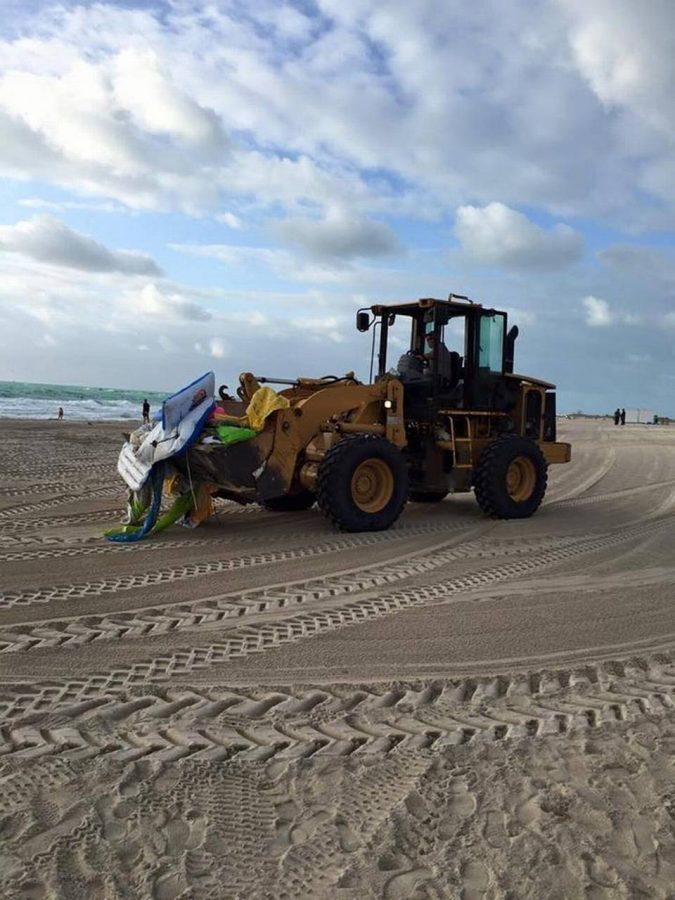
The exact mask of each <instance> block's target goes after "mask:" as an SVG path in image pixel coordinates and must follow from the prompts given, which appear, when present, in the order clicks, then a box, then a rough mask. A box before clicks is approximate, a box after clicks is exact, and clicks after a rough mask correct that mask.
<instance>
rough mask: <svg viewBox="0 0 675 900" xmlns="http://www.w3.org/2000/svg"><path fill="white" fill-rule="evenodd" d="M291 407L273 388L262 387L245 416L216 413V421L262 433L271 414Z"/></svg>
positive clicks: (249, 405)
mask: <svg viewBox="0 0 675 900" xmlns="http://www.w3.org/2000/svg"><path fill="white" fill-rule="evenodd" d="M290 405H291V404H290V403H289V402H288V400H287V399H286V397H282V395H281V394H277V392H276V391H275V390H273V389H272V388H271V387H261V388H258V390H257V391H256V392H255V394H254V395H253V396H252V397H251V400H250V402H249V404H248V406H247V407H246V415H245V416H229V415H227V414H222V413H221V414H220V415H219V414H218V413H216V415H215V416H214V420H215V421H216V422H221V423H224V424H227V425H238V426H239V427H240V428H252V429H253V431H262V430H263V428H264V427H265V419H266V418H267V417H268V416H269V415H270V414H271V413H273V412H276V411H277V410H278V409H288V407H289V406H290Z"/></svg>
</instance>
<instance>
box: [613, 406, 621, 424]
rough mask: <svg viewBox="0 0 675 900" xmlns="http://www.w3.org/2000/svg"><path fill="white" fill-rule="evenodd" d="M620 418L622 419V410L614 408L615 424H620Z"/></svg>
mask: <svg viewBox="0 0 675 900" xmlns="http://www.w3.org/2000/svg"><path fill="white" fill-rule="evenodd" d="M620 419H621V410H620V409H618V408H617V409H615V410H614V424H615V425H618V424H619V421H620Z"/></svg>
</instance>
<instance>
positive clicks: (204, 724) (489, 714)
mask: <svg viewBox="0 0 675 900" xmlns="http://www.w3.org/2000/svg"><path fill="white" fill-rule="evenodd" d="M674 708H675V666H673V664H672V662H671V661H670V658H668V657H666V658H665V661H664V659H661V660H653V659H648V660H644V659H640V660H638V661H637V662H636V661H632V662H631V663H630V664H628V665H625V664H623V663H621V662H612V663H608V664H605V665H594V666H587V667H583V668H581V669H579V670H574V671H572V672H569V671H567V672H566V671H558V672H551V671H544V672H541V673H531V674H526V675H521V676H515V677H514V676H499V677H496V678H491V679H486V678H483V679H461V680H459V681H449V682H448V681H434V682H429V683H421V684H420V683H417V684H415V685H414V686H412V687H408V688H406V687H405V686H403V685H392V686H386V685H385V686H382V687H380V689H379V690H378V689H377V688H373V687H371V686H367V685H366V686H363V687H354V686H349V687H347V686H345V687H344V688H342V689H341V688H339V687H336V688H324V687H317V688H306V689H302V688H298V689H295V690H288V689H279V690H268V691H265V690H263V689H259V690H256V691H252V692H248V693H247V692H244V693H241V692H239V693H235V692H232V691H222V690H217V689H214V690H194V689H188V690H180V689H168V690H162V689H160V690H158V692H157V693H156V694H154V695H152V696H136V697H131V698H128V697H125V698H124V699H122V700H120V699H118V698H111V697H102V698H99V699H98V700H87V701H84V702H81V703H79V704H76V705H73V706H70V707H68V708H65V709H64V710H63V714H62V715H61V716H60V717H59V718H57V719H56V720H50V716H49V714H45V713H44V712H43V713H38V714H34V715H32V716H27V717H25V719H24V721H23V722H17V723H15V724H14V725H13V726H11V727H7V728H4V729H3V730H2V732H1V733H0V757H5V758H8V759H17V760H31V761H35V760H40V761H44V760H45V759H57V760H64V761H69V760H73V761H78V762H83V761H87V760H94V759H97V758H100V757H102V756H105V757H106V758H107V759H112V760H115V761H117V762H122V763H127V762H133V761H136V760H139V759H153V760H156V761H159V762H174V761H176V760H179V759H185V758H188V757H189V758H194V759H203V760H208V761H210V762H219V761H223V760H230V759H233V758H236V759H238V760H242V761H245V760H246V761H249V760H256V761H266V760H269V759H278V760H296V759H302V758H308V757H314V756H319V757H320V756H342V757H344V756H353V755H359V756H362V755H365V754H368V755H371V754H372V755H376V756H378V757H382V756H388V755H390V754H392V753H400V752H406V751H414V752H417V753H418V752H420V751H430V752H432V753H435V752H439V751H443V750H444V749H446V748H447V747H454V746H458V745H463V744H468V743H479V742H485V741H487V742H493V741H502V740H512V739H519V738H536V737H540V736H545V735H560V736H568V735H573V734H577V733H579V732H580V731H587V730H592V729H596V728H600V727H603V726H608V725H612V724H616V723H623V722H626V721H634V720H636V719H640V718H642V717H645V716H647V717H650V718H651V719H656V718H660V717H663V716H666V715H670V714H672V711H673V709H674Z"/></svg>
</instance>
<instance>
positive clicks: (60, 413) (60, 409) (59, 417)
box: [56, 406, 63, 420]
mask: <svg viewBox="0 0 675 900" xmlns="http://www.w3.org/2000/svg"><path fill="white" fill-rule="evenodd" d="M56 418H57V419H59V420H61V419H62V418H63V407H62V406H59V414H58V416H57V417H56Z"/></svg>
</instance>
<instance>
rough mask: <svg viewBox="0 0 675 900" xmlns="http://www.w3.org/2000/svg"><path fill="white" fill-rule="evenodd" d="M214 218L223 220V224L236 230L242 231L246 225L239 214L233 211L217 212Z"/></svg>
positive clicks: (218, 220)
mask: <svg viewBox="0 0 675 900" xmlns="http://www.w3.org/2000/svg"><path fill="white" fill-rule="evenodd" d="M213 218H214V219H215V220H216V222H222V224H223V225H227V227H228V228H232V229H233V230H234V231H240V230H241V229H242V228H243V227H244V225H243V223H242V221H241V219H240V218H239V216H235V214H234V213H231V212H224V213H217V214H216V215H215V216H214V217H213Z"/></svg>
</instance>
